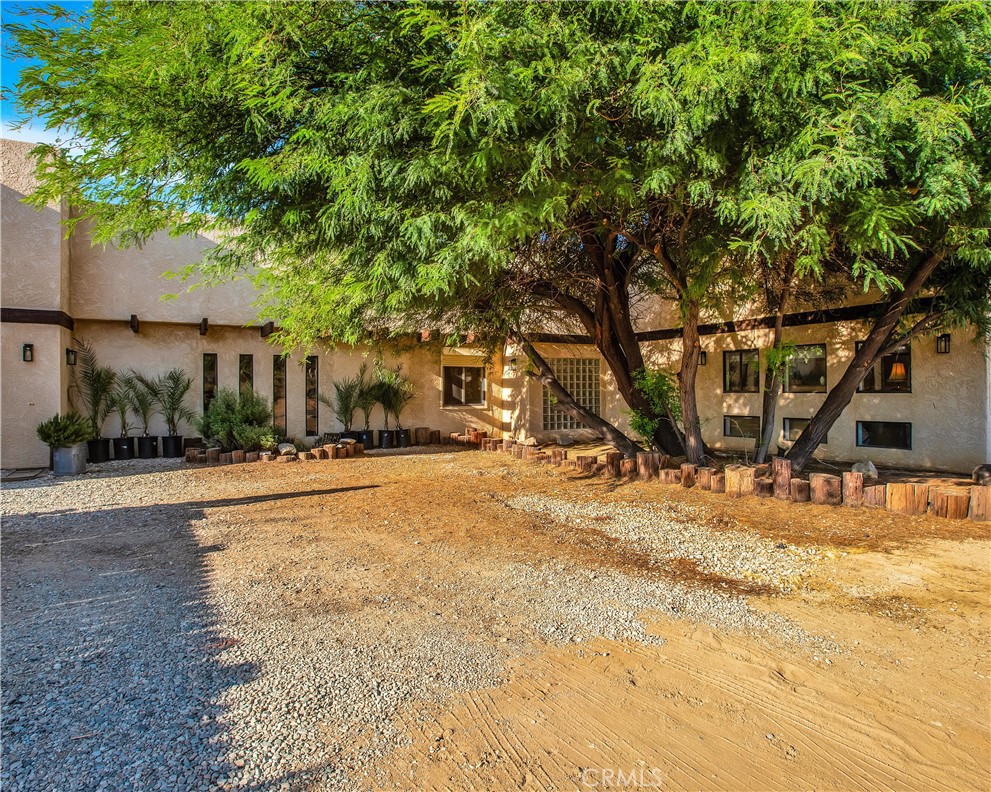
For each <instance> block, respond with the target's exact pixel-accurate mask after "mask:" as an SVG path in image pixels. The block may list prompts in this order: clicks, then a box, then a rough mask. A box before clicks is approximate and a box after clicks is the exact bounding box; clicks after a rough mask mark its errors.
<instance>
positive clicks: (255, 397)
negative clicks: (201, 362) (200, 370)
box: [195, 388, 275, 451]
mask: <svg viewBox="0 0 991 792" xmlns="http://www.w3.org/2000/svg"><path fill="white" fill-rule="evenodd" d="M195 425H196V430H197V431H198V432H199V433H200V434H201V435H202V436H203V438H204V439H205V440H206V441H207V442H209V443H216V444H217V445H218V446H220V447H221V448H223V449H224V451H232V450H234V449H236V448H238V447H239V445H238V444H239V442H240V441H239V440H238V438H237V433H238V431H241V434H242V436H243V437H245V438H246V439H251V440H252V441H254V440H255V439H258V440H259V442H260V440H261V439H262V438H267V437H270V436H271V437H273V438H274V435H275V432H274V430H273V429H272V413H271V410H270V408H269V405H268V402H267V401H266V400H265V397H264V396H261V395H260V394H258V393H255V392H254V391H245V392H244V393H241V394H238V393H237V392H236V391H234V390H232V389H230V388H221V389H220V390H219V391H217V395H216V396H214V397H213V401H211V402H210V406H209V407H208V408H207V410H206V412H205V413H203V414H202V415H201V416H199V418H197V419H196V421H195ZM245 427H251V428H257V429H260V430H264V432H258V433H255V432H251V431H248V432H246V431H245ZM245 450H247V449H245Z"/></svg>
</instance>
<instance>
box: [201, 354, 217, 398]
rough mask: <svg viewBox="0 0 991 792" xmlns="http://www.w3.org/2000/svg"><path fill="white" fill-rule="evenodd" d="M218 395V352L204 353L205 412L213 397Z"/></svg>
mask: <svg viewBox="0 0 991 792" xmlns="http://www.w3.org/2000/svg"><path fill="white" fill-rule="evenodd" d="M216 395H217V354H216V353H215V352H207V353H205V354H204V355H203V412H206V411H207V408H208V407H209V406H210V402H212V401H213V397H214V396H216Z"/></svg>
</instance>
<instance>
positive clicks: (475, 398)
mask: <svg viewBox="0 0 991 792" xmlns="http://www.w3.org/2000/svg"><path fill="white" fill-rule="evenodd" d="M484 404H485V368H484V367H482V366H444V406H445V407H454V406H459V405H474V406H481V405H484Z"/></svg>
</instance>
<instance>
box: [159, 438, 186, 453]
mask: <svg viewBox="0 0 991 792" xmlns="http://www.w3.org/2000/svg"><path fill="white" fill-rule="evenodd" d="M182 455H183V451H182V435H165V436H164V437H162V456H163V457H168V458H169V459H176V458H177V457H181V456H182Z"/></svg>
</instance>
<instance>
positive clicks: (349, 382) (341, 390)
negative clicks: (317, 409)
mask: <svg viewBox="0 0 991 792" xmlns="http://www.w3.org/2000/svg"><path fill="white" fill-rule="evenodd" d="M363 379H364V373H363V371H362V370H361V369H359V371H358V374H357V375H355V376H354V377H346V378H344V379H342V380H335V382H334V397H333V398H331V397H329V396H325V395H323V394H320V401H322V402H323V403H324V404H326V405H327V406H328V407H330V409H331V410H332V411H333V412H334V417H335V418H337V420H338V421H340V422H341V426H343V427H344V431H345V432H350V431H351V424H352V423H353V422H354V413H355V411H356V410H357V409H358V406H359V396H360V394H361V386H362V381H363ZM366 423H367V421H366Z"/></svg>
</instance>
